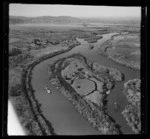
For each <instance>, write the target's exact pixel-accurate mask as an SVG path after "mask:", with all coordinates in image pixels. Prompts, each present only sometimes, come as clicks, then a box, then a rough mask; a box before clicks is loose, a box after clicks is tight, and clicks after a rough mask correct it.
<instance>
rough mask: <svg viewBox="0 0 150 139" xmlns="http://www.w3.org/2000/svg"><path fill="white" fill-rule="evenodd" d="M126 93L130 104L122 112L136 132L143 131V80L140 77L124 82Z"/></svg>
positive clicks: (124, 91)
mask: <svg viewBox="0 0 150 139" xmlns="http://www.w3.org/2000/svg"><path fill="white" fill-rule="evenodd" d="M123 93H124V95H125V96H126V97H127V99H128V105H127V106H126V107H125V109H124V111H123V112H122V114H123V116H124V118H125V119H126V121H127V123H128V125H129V126H130V127H131V128H132V130H133V131H134V132H135V133H137V134H138V133H140V131H141V110H140V109H141V81H140V79H133V80H129V81H128V82H126V83H125V84H124V89H123Z"/></svg>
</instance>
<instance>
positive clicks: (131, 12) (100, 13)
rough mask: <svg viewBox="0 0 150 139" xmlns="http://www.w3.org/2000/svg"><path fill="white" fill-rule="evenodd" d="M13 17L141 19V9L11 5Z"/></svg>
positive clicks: (10, 13) (10, 12)
mask: <svg viewBox="0 0 150 139" xmlns="http://www.w3.org/2000/svg"><path fill="white" fill-rule="evenodd" d="M9 15H11V16H27V17H35V16H73V17H140V16H141V8H140V7H114V6H81V5H42V4H39V5H38V4H10V5H9Z"/></svg>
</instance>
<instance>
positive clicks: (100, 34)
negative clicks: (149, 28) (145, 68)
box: [7, 3, 142, 136]
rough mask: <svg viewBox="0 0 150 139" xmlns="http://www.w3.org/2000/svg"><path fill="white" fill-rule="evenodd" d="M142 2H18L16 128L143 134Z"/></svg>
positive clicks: (37, 132) (12, 23)
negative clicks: (136, 3) (133, 4)
mask: <svg viewBox="0 0 150 139" xmlns="http://www.w3.org/2000/svg"><path fill="white" fill-rule="evenodd" d="M141 8H142V7H141V6H110V5H73V4H72V5H71V4H70V5H67V4H25V3H10V4H9V13H8V14H9V22H8V28H9V34H8V62H9V64H8V67H9V68H8V100H7V101H8V115H7V120H8V121H7V134H8V136H29V135H32V136H49V135H65V136H67V135H71V136H80V135H122V134H123V135H138V134H141V126H142V123H141V74H140V71H141V22H142V20H141V17H142V13H141Z"/></svg>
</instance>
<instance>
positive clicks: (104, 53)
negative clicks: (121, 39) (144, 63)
mask: <svg viewBox="0 0 150 139" xmlns="http://www.w3.org/2000/svg"><path fill="white" fill-rule="evenodd" d="M120 35H124V34H122V33H118V34H115V35H113V36H111V38H110V39H109V40H107V41H105V42H104V43H107V42H109V41H111V40H113V39H114V37H116V36H120ZM104 43H102V44H101V45H103V44H104ZM107 48H108V47H106V48H105V49H107ZM105 51H106V50H104V51H102V50H101V49H100V48H98V53H99V54H100V55H102V56H104V57H106V58H108V59H110V60H112V61H114V62H115V63H117V64H120V65H122V66H126V67H128V68H131V69H134V70H136V71H140V67H139V66H136V65H132V64H131V63H129V64H128V63H126V62H123V61H121V60H119V59H117V58H114V57H111V56H109V55H108V54H107V53H106V52H105Z"/></svg>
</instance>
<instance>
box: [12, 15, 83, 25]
mask: <svg viewBox="0 0 150 139" xmlns="http://www.w3.org/2000/svg"><path fill="white" fill-rule="evenodd" d="M81 22H82V19H80V18H75V17H70V16H57V17H53V16H41V17H20V16H10V18H9V24H26V23H35V24H37V23H81Z"/></svg>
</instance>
